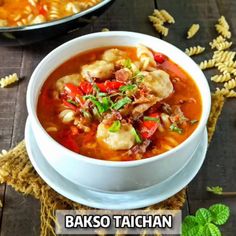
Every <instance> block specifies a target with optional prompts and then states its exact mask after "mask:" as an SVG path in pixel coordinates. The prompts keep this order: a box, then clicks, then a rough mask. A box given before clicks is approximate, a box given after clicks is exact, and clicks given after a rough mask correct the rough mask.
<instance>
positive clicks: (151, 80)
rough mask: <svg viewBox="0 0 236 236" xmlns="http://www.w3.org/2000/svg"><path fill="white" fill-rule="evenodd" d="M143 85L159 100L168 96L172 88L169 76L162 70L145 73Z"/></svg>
mask: <svg viewBox="0 0 236 236" xmlns="http://www.w3.org/2000/svg"><path fill="white" fill-rule="evenodd" d="M143 74H144V76H145V77H144V79H143V82H142V83H143V84H144V85H145V86H146V87H147V88H148V89H150V90H151V92H152V93H153V94H155V95H156V96H157V97H158V98H159V99H160V100H162V99H165V98H167V97H169V96H170V94H171V93H172V92H173V90H174V87H173V84H172V83H171V81H170V76H169V74H167V73H166V72H165V71H163V70H155V71H152V72H145V73H143Z"/></svg>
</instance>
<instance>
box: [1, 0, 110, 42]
mask: <svg viewBox="0 0 236 236" xmlns="http://www.w3.org/2000/svg"><path fill="white" fill-rule="evenodd" d="M111 2H112V0H80V1H71V0H61V1H60V0H52V1H48V0H42V1H36V0H0V46H18V45H26V44H32V43H36V42H39V41H42V40H45V39H48V38H51V37H55V36H57V35H60V34H64V33H67V32H69V31H71V30H75V29H78V28H79V27H82V26H84V25H85V24H87V23H89V22H91V20H90V18H91V17H97V16H99V15H101V14H102V13H103V12H104V11H105V10H106V9H107V8H108V7H109V6H110V5H111Z"/></svg>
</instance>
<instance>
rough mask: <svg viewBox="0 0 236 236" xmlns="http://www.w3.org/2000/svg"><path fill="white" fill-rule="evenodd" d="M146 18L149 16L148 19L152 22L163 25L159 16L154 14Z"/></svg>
mask: <svg viewBox="0 0 236 236" xmlns="http://www.w3.org/2000/svg"><path fill="white" fill-rule="evenodd" d="M148 18H149V21H150V22H152V23H154V24H159V25H163V23H164V22H163V21H162V20H161V19H160V18H158V17H156V16H148Z"/></svg>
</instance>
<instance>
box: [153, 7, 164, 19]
mask: <svg viewBox="0 0 236 236" xmlns="http://www.w3.org/2000/svg"><path fill="white" fill-rule="evenodd" d="M153 16H155V17H157V18H159V19H160V20H162V21H163V22H165V21H166V19H165V17H164V16H163V15H162V13H161V11H159V10H157V9H154V12H153Z"/></svg>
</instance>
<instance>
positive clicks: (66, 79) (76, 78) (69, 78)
mask: <svg viewBox="0 0 236 236" xmlns="http://www.w3.org/2000/svg"><path fill="white" fill-rule="evenodd" d="M81 81H82V77H81V75H80V74H72V75H66V76H63V77H62V78H60V79H58V80H57V82H56V89H57V91H58V92H59V93H61V92H63V90H64V86H65V84H67V83H72V84H74V85H76V86H78V85H79V83H80V82H81Z"/></svg>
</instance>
